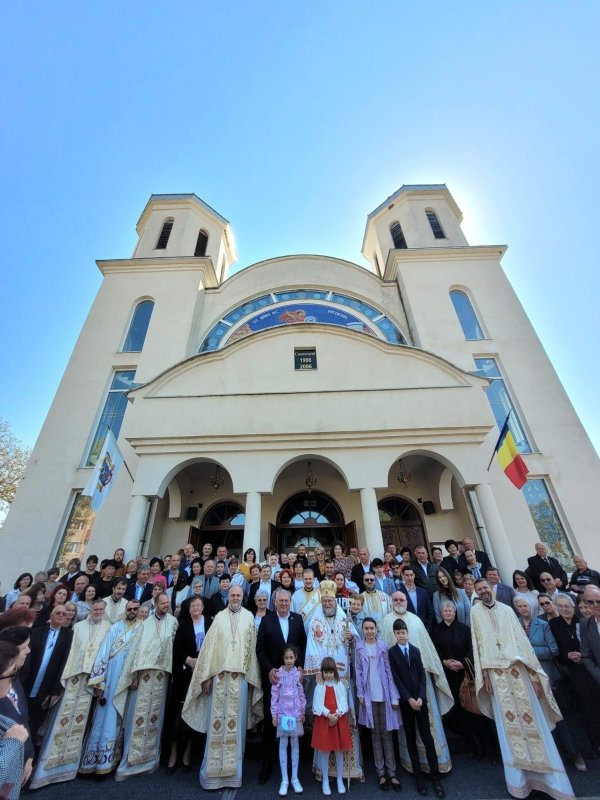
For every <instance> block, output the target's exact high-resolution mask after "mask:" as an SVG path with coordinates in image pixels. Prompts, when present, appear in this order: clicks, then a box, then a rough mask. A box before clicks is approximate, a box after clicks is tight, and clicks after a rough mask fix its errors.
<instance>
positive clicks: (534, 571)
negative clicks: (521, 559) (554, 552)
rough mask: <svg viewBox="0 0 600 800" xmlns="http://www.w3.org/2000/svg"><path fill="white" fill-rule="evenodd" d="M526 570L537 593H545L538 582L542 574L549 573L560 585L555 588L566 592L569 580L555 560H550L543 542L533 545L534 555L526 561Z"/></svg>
mask: <svg viewBox="0 0 600 800" xmlns="http://www.w3.org/2000/svg"><path fill="white" fill-rule="evenodd" d="M527 564H528V566H527V569H526V570H525V572H526V573H527V575H529V577H530V578H531V580H532V581H533V585H534V586H535V588H536V589H537V590H538V592H544V591H546V590H545V589H544V588H543V587H542V584H541V582H540V575H541V574H542V572H549V573H550V575H552V577H553V578H557V579H558V581H560V583H557V584H556V586H557V587H558V588H559V589H563V590H565V591H566V588H567V584H568V582H569V579H568V578H567V573H566V572H565V571H564V569H563V568H562V567H561V565H560V564H559V563H558V561H557V560H556V559H555V558H552V557H551V556H549V555H548V548H547V547H546V545H545V544H544V543H543V542H537V543H536V545H535V555H534V556H530V557H529V558H528V559H527Z"/></svg>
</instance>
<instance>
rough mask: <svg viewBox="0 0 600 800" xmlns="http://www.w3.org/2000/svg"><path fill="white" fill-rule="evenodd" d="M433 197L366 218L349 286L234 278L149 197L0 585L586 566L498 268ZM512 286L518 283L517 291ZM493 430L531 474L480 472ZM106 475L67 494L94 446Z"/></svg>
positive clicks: (213, 252)
mask: <svg viewBox="0 0 600 800" xmlns="http://www.w3.org/2000/svg"><path fill="white" fill-rule="evenodd" d="M461 221H462V214H461V211H460V209H459V207H458V205H457V203H456V202H455V200H454V198H453V197H452V195H451V194H450V192H449V191H448V189H447V188H446V186H445V185H443V184H441V185H418V186H402V188H400V189H399V190H398V191H397V192H395V193H394V194H393V195H392V196H391V197H388V199H387V200H385V202H383V203H382V204H381V205H380V206H379V207H378V208H376V209H375V210H374V211H372V212H371V213H370V214H369V215H368V217H367V223H366V229H365V234H364V240H363V248H362V253H363V256H364V257H365V259H366V262H367V266H366V267H365V266H359V265H357V264H354V263H350V262H348V261H344V260H342V259H337V258H331V257H326V256H318V255H294V256H283V257H280V258H273V259H269V260H267V261H262V262H260V263H258V264H253V265H252V266H249V267H247V268H245V269H243V270H241V271H239V272H237V273H235V274H233V275H231V276H230V275H229V271H230V268H231V266H232V264H233V263H234V262H235V260H236V258H237V254H236V248H235V242H234V236H233V231H232V228H231V226H230V224H229V222H228V221H227V220H226V219H224V218H223V217H222V216H221V215H220V214H219V213H218V212H216V211H215V210H214V209H212V208H211V207H210V206H209V205H207V204H206V203H205V202H203V201H202V200H201V199H200V198H199V197H197V196H196V195H195V194H172V195H170V194H167V195H152V196H151V197H150V199H149V201H148V203H147V205H146V207H145V208H144V210H143V212H142V215H141V217H140V219H139V221H138V224H137V232H138V237H139V238H138V242H137V245H136V247H135V251H134V253H133V256H132V257H131V258H123V259H115V260H108V261H106V260H105V261H102V260H101V261H98V262H97V264H98V268H99V269H100V271H101V273H102V275H103V280H102V284H101V286H100V288H99V291H98V294H97V296H96V299H95V301H94V303H93V305H92V308H91V310H90V312H89V315H88V317H87V320H86V322H85V324H84V326H83V329H82V331H81V334H80V336H79V338H78V340H77V344H76V345H75V349H74V351H73V355H72V357H71V359H70V361H69V363H68V365H67V368H66V371H65V374H64V376H63V379H62V381H61V383H60V386H59V388H58V391H57V393H56V396H55V398H54V401H53V403H52V406H51V408H50V411H49V413H48V416H47V418H46V421H45V423H44V426H43V428H42V431H41V433H40V436H39V438H38V441H37V443H36V445H35V448H34V451H33V454H32V456H31V460H30V463H29V466H28V468H27V471H26V474H25V477H24V479H23V480H22V482H21V485H20V486H19V489H18V492H17V495H16V498H15V500H14V502H13V504H12V507H11V509H10V512H9V515H8V517H7V520H6V522H5V525H4V529H3V531H2V536H1V537H0V546H1V548H2V558H1V559H0V562H1V566H0V572H1V575H0V577H1V578H2V580H3V581H8V580H10V579H13V580H14V574H13V573H14V572H15V564H19V565H22V567H23V568H26V569H31V570H35V569H43V568H45V567H47V566H51V565H53V564H54V563H60V564H61V566H64V565H66V563H67V561H68V560H69V559H70V558H72V557H73V556H78V557H82V558H84V557H85V556H86V555H89V554H90V553H95V554H97V555H99V556H100V557H101V558H102V557H111V556H112V554H113V551H114V550H115V548H117V547H119V546H123V547H124V548H125V550H126V557H127V558H131V557H135V556H136V555H138V554H140V553H142V554H144V555H147V556H149V557H151V556H153V555H157V554H160V555H164V554H167V553H171V552H173V551H174V550H176V549H177V548H180V547H182V546H183V545H184V544H185V543H186V542H188V541H191V542H193V543H194V544H195V545H196V546H197V547H198V549H199V548H200V546H201V545H202V543H204V542H206V541H209V542H211V543H212V544H213V545H214V546H217V545H219V544H225V545H227V547H228V548H229V550H230V551H231V550H233V551H235V552H237V553H240V554H241V553H242V552H243V550H245V549H246V548H248V547H254V548H255V549H256V551H257V552H258V553H259V555H260V557H262V551H263V549H264V548H265V547H266V546H267V545H269V544H271V545H273V546H274V547H276V548H277V550H278V551H280V550H284V549H288V548H293V547H294V546H296V545H297V544H298V543H300V542H304V543H306V544H307V545H309V546H310V545H315V544H316V543H322V544H323V545H325V546H326V547H327V548H329V547H331V545H332V544H333V542H334V541H337V540H340V541H342V542H343V543H344V544H345V545H346V547H353V546H365V545H366V546H367V547H368V548H369V550H370V552H371V554H372V556H375V555H381V553H382V552H383V549H384V545H386V544H388V543H390V542H393V543H395V544H396V545H397V546H398V547H400V546H403V545H408V546H410V547H411V548H413V547H415V546H416V545H417V544H420V543H424V544H426V545H428V546H431V545H432V544H436V543H439V542H443V541H444V540H446V539H449V538H455V539H458V538H462V537H463V536H470V537H472V538H474V539H475V541H476V542H477V543H478V545H479V546H483V547H484V548H485V549H486V550H487V551H488V553H489V555H490V557H491V559H492V562H493V563H495V564H496V565H497V566H498V567H499V569H500V572H501V575H502V578H503V580H504V581H505V582H510V580H511V574H512V571H513V569H514V568H515V567H522V566H523V565H525V564H526V558H527V556H530V555H532V554H533V552H534V543H535V542H536V541H538V540H540V539H541V540H542V541H544V542H545V543H546V544H547V545H548V548H549V551H550V553H551V554H552V555H554V556H556V557H557V558H558V559H559V560H560V561H561V562H562V563H563V564H564V565H565V566H566V567H567V568H568V569H572V556H573V554H574V553H582V554H584V555H586V554H588V555H589V556H590V557H591V556H593V554H594V552H595V553H596V554H597V523H596V519H595V516H596V515H595V513H594V512H593V511H592V503H591V502H590V500H591V499H593V498H594V497H595V493H596V491H597V489H598V486H600V462H599V460H598V457H597V455H596V453H595V450H594V448H593V447H592V445H591V443H590V441H589V439H588V437H587V435H586V432H585V430H584V429H583V426H582V425H581V423H580V421H579V419H578V417H577V415H576V413H575V411H574V409H573V407H572V405H571V403H570V401H569V398H568V397H567V395H566V393H565V391H564V389H563V387H562V385H561V383H560V381H559V380H558V377H557V375H556V373H555V371H554V369H553V367H552V364H551V363H550V361H549V359H548V357H547V356H546V354H545V352H544V349H543V347H542V345H541V343H540V341H539V339H538V337H537V335H536V333H535V331H534V329H533V327H532V326H531V323H530V322H529V320H528V318H527V315H526V314H525V312H524V310H523V308H522V307H521V304H520V303H519V300H518V298H517V297H516V295H515V293H514V291H513V289H512V287H511V285H510V283H509V281H508V280H507V278H506V275H505V274H504V272H503V269H502V266H501V260H502V257H503V254H504V252H505V250H506V247H505V246H504V245H489V246H476V247H472V246H469V244H468V243H467V241H466V239H465V236H464V234H463V232H462V230H461ZM526 268H527V266H526V265H523V269H526ZM507 416H508V420H509V428H510V431H511V433H512V435H513V438H514V441H515V443H516V446H517V449H518V451H519V452H520V453H521V455H522V458H523V460H524V461H525V463H526V465H527V467H528V469H529V475H528V480H527V482H526V483H525V485H524V486H523V488H522V489H520V490H519V489H517V488H516V487H515V486H514V485H513V484H512V483H511V482H510V481H509V480H508V479H507V477H506V476H505V474H504V473H503V472H502V471H501V469H500V467H499V465H498V463H497V460H496V459H495V458H494V459H493V460H492V464H491V466H490V467H489V469H488V465H489V463H490V459H492V454H493V451H494V446H495V444H496V441H497V439H498V436H499V431H500V428H501V427H502V426H503V424H504V421H505V420H506V418H507ZM109 429H110V430H111V431H112V432H113V433H114V435H115V436H116V437H117V438H118V444H119V448H120V450H121V453H122V454H123V457H124V459H125V463H126V465H127V468H123V469H122V470H121V471H120V473H119V474H118V477H117V479H116V481H115V484H114V486H113V487H112V490H111V493H110V495H109V496H108V499H107V500H106V503H105V504H104V506H103V507H102V509H101V510H100V511H99V513H98V514H94V512H93V511H92V510H91V507H90V501H89V498H88V497H86V496H83V495H82V490H83V489H84V487H85V486H86V484H87V482H88V479H89V476H90V474H91V471H92V468H93V466H94V464H95V462H96V460H97V459H98V455H99V453H100V451H101V448H102V443H103V441H104V437H105V435H106V433H107V431H108V430H109Z"/></svg>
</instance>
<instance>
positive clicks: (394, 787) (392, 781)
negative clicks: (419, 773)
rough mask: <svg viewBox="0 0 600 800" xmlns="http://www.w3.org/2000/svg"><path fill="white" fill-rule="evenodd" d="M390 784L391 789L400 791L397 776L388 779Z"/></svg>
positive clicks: (400, 787)
mask: <svg viewBox="0 0 600 800" xmlns="http://www.w3.org/2000/svg"><path fill="white" fill-rule="evenodd" d="M394 781H395V783H394ZM390 786H391V787H392V789H393V790H394V791H395V792H401V791H402V784H401V783H400V781H399V780H398V779H397V778H394V779H393V780H392V779H390Z"/></svg>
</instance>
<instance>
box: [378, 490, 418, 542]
mask: <svg viewBox="0 0 600 800" xmlns="http://www.w3.org/2000/svg"><path fill="white" fill-rule="evenodd" d="M377 506H378V508H379V522H380V523H381V535H382V537H383V546H384V548H385V547H387V545H388V544H395V545H396V548H397V550H398V551H400V548H401V547H410V549H411V550H414V549H415V547H417V546H418V545H420V544H424V545H425V546H427V539H426V537H425V529H424V527H423V521H422V519H421V515H420V513H419V510H418V509H417V507H416V506H415V505H413V504H412V503H411V502H409V501H408V500H405V499H404V498H403V497H397V496H392V497H386V498H384V499H383V500H380V501H379V503H378V504H377Z"/></svg>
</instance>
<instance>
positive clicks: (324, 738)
mask: <svg viewBox="0 0 600 800" xmlns="http://www.w3.org/2000/svg"><path fill="white" fill-rule="evenodd" d="M325 707H326V708H327V710H328V711H329V713H330V714H335V712H336V711H337V703H336V702H335V692H334V690H333V686H326V687H325ZM310 744H311V747H312V748H313V749H314V750H321V751H322V752H324V753H329V752H331V751H332V750H352V736H351V734H350V727H349V725H348V715H347V714H344V716H343V717H340V718H339V719H338V721H337V725H332V726H331V725H329V720H328V719H327V717H323V716H321V715H319V716H318V717H315V722H314V726H313V732H312V740H311V743H310Z"/></svg>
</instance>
